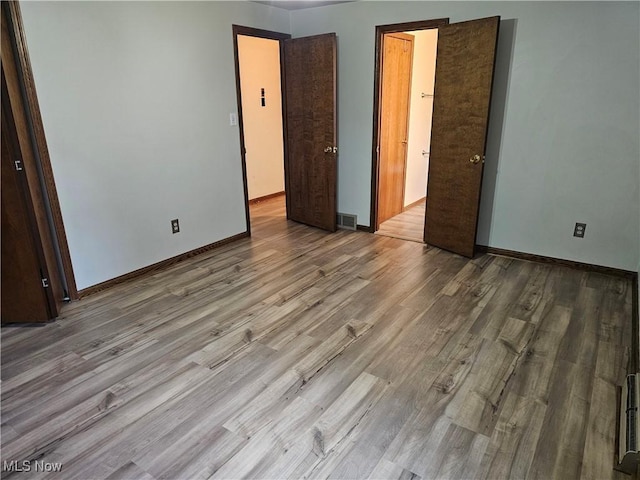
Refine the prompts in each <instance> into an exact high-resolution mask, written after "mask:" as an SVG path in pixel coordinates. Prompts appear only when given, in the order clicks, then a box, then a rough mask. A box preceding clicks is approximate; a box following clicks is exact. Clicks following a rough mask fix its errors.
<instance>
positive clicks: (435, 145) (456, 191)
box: [425, 17, 500, 257]
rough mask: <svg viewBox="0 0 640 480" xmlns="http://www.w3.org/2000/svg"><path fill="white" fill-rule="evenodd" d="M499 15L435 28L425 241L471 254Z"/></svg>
mask: <svg viewBox="0 0 640 480" xmlns="http://www.w3.org/2000/svg"><path fill="white" fill-rule="evenodd" d="M499 23H500V17H491V18H483V19H478V20H472V21H469V22H462V23H454V24H450V25H447V26H443V27H440V28H439V29H438V53H437V59H436V81H435V91H434V97H435V98H434V107H433V124H432V130H431V153H430V161H429V180H428V192H429V198H428V200H427V211H426V220H425V242H427V243H428V244H431V245H434V246H437V247H440V248H443V249H445V250H450V251H452V252H455V253H459V254H461V255H464V256H467V257H473V255H474V253H475V241H476V229H477V223H478V208H479V204H480V187H481V184H482V169H483V163H484V149H485V140H486V135H487V123H488V119H489V104H490V99H491V86H492V82H493V66H494V59H495V50H496V42H497V38H498V25H499Z"/></svg>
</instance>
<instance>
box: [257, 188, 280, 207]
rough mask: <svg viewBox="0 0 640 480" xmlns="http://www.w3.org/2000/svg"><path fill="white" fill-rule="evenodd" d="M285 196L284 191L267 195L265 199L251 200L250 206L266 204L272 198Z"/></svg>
mask: <svg viewBox="0 0 640 480" xmlns="http://www.w3.org/2000/svg"><path fill="white" fill-rule="evenodd" d="M284 194H285V192H284V191H282V192H276V193H270V194H269V195H265V196H264V197H258V198H252V199H251V200H249V205H254V204H256V203H260V202H264V201H265V200H271V199H272V198H276V197H281V196H282V195H284Z"/></svg>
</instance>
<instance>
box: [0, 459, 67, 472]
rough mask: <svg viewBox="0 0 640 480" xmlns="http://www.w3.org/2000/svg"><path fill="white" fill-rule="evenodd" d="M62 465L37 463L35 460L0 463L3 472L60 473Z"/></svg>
mask: <svg viewBox="0 0 640 480" xmlns="http://www.w3.org/2000/svg"><path fill="white" fill-rule="evenodd" d="M61 470H62V463H52V462H39V461H37V460H33V461H32V460H22V461H21V462H19V461H17V460H11V461H9V462H8V461H6V460H5V461H4V462H2V471H3V472H60V471H61Z"/></svg>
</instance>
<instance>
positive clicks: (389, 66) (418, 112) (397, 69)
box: [377, 28, 438, 242]
mask: <svg viewBox="0 0 640 480" xmlns="http://www.w3.org/2000/svg"><path fill="white" fill-rule="evenodd" d="M437 41H438V30H437V28H428V29H421V30H411V31H405V32H399V33H397V32H392V33H384V34H383V37H382V58H381V62H382V72H381V75H382V79H381V88H380V122H379V123H380V127H379V128H380V136H379V139H380V140H379V141H380V151H379V174H378V185H379V186H378V213H377V227H378V228H377V233H378V234H381V235H386V236H392V237H397V238H402V239H405V240H411V241H416V242H422V241H423V231H424V217H425V215H424V212H425V202H426V192H427V177H428V165H429V144H430V140H431V118H432V111H433V90H434V79H435V64H436V51H437Z"/></svg>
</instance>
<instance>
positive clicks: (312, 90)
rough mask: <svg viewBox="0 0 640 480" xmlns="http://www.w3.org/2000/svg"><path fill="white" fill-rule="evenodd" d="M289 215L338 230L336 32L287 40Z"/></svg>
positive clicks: (286, 160) (313, 224)
mask: <svg viewBox="0 0 640 480" xmlns="http://www.w3.org/2000/svg"><path fill="white" fill-rule="evenodd" d="M284 61H285V90H286V94H285V103H286V131H287V134H286V137H287V138H286V152H285V167H286V168H285V176H286V188H285V190H286V196H287V210H288V218H289V219H290V220H294V221H296V222H301V223H304V224H307V225H311V226H314V227H318V228H322V229H324V230H328V231H331V232H334V231H335V230H336V214H337V210H336V179H337V162H336V157H337V153H336V152H337V148H334V147H336V145H337V143H336V35H335V33H329V34H324V35H317V36H313V37H304V38H294V39H290V40H285V41H284Z"/></svg>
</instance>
